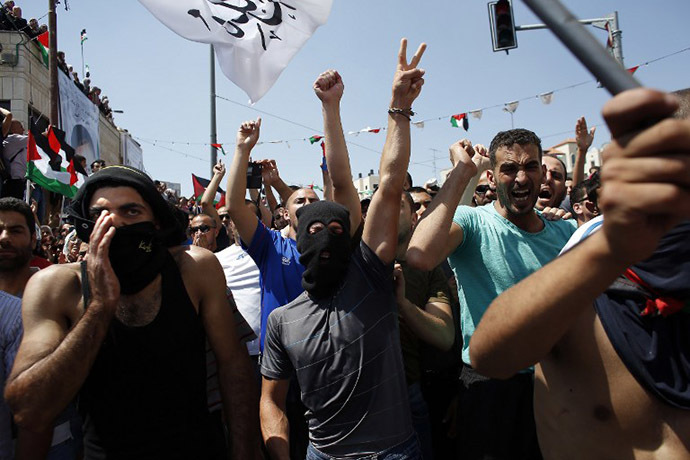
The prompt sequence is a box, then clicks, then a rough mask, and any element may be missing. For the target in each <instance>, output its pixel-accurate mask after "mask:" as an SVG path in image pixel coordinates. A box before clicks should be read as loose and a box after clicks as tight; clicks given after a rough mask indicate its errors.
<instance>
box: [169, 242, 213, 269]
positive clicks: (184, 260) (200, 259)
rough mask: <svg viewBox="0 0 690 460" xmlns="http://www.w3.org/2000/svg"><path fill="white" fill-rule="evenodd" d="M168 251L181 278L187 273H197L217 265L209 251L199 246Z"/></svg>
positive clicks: (174, 248)
mask: <svg viewBox="0 0 690 460" xmlns="http://www.w3.org/2000/svg"><path fill="white" fill-rule="evenodd" d="M168 250H169V251H170V254H171V255H172V256H173V259H175V262H176V263H177V266H178V267H179V269H180V272H182V274H183V276H184V275H185V273H186V272H188V271H192V272H195V273H198V272H197V270H199V269H204V268H208V265H209V264H215V263H219V262H218V259H217V258H216V256H215V255H214V254H213V253H212V252H211V251H209V250H208V249H204V248H200V247H199V246H194V245H189V246H173V247H171V248H168Z"/></svg>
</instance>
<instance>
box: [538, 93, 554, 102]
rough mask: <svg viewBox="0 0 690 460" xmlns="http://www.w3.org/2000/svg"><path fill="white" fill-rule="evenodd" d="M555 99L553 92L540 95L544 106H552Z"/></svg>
mask: <svg viewBox="0 0 690 460" xmlns="http://www.w3.org/2000/svg"><path fill="white" fill-rule="evenodd" d="M552 98H553V91H549V92H548V93H543V94H540V95H539V99H541V102H542V103H543V104H551V99H552Z"/></svg>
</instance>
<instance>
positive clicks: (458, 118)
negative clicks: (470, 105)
mask: <svg viewBox="0 0 690 460" xmlns="http://www.w3.org/2000/svg"><path fill="white" fill-rule="evenodd" d="M460 122H462V127H463V128H464V129H465V131H467V130H469V129H470V122H469V120H468V119H467V114H466V113H458V114H455V115H452V116H451V117H450V124H451V125H453V127H454V128H459V127H460V124H459V123H460Z"/></svg>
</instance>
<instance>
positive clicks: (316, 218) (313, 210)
mask: <svg viewBox="0 0 690 460" xmlns="http://www.w3.org/2000/svg"><path fill="white" fill-rule="evenodd" d="M297 217H298V219H299V225H298V231H297V249H298V250H299V252H300V258H299V261H300V263H301V264H302V265H303V266H304V267H305V270H304V273H303V274H302V287H303V288H304V289H305V290H306V291H307V292H309V294H310V295H311V296H312V297H315V298H324V297H327V296H329V295H332V294H333V293H334V292H335V290H336V289H337V288H338V286H339V285H340V283H341V281H342V280H343V277H344V276H345V273H346V272H347V267H348V264H349V262H350V253H351V248H350V216H349V213H348V211H347V209H345V208H344V207H343V206H340V205H337V204H335V203H331V202H325V201H322V202H317V203H313V204H310V205H308V206H305V207H303V208H300V209H299V211H298V212H297ZM315 222H320V223H322V224H323V225H324V226H325V228H323V229H322V230H321V231H319V232H317V233H314V234H310V233H309V227H311V226H312V224H313V223H315ZM332 222H338V223H339V224H340V225H341V226H342V228H343V232H342V233H341V234H335V233H332V232H331V231H330V230H329V228H328V225H329V224H330V223H332ZM326 253H327V255H328V257H325V256H326Z"/></svg>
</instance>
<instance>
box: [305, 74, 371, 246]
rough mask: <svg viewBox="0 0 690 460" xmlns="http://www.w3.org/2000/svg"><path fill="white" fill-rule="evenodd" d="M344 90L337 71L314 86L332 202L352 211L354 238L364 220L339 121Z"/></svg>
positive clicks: (321, 78) (324, 76)
mask: <svg viewBox="0 0 690 460" xmlns="http://www.w3.org/2000/svg"><path fill="white" fill-rule="evenodd" d="M344 89H345V86H344V85H343V79H342V78H341V77H340V74H338V72H336V71H335V70H327V71H326V72H324V73H322V74H321V75H319V78H317V79H316V81H315V82H314V92H315V93H316V96H318V98H319V99H320V100H321V104H322V105H321V109H322V113H323V130H324V134H325V136H324V137H325V139H324V142H325V143H326V147H325V148H326V165H327V166H328V171H329V175H330V180H331V184H332V187H333V201H335V202H336V203H340V204H342V205H343V206H345V207H346V208H347V209H348V211H350V234H352V235H354V233H355V232H356V231H357V229H358V228H359V223H360V222H361V220H362V208H361V206H360V205H359V195H358V194H357V189H356V188H355V185H354V183H353V182H352V172H351V171H350V158H349V156H348V154H347V144H346V143H345V136H344V135H343V127H342V123H341V121H340V100H341V99H342V97H343V90H344ZM325 186H326V183H325V182H324V187H325ZM324 190H325V189H324Z"/></svg>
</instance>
